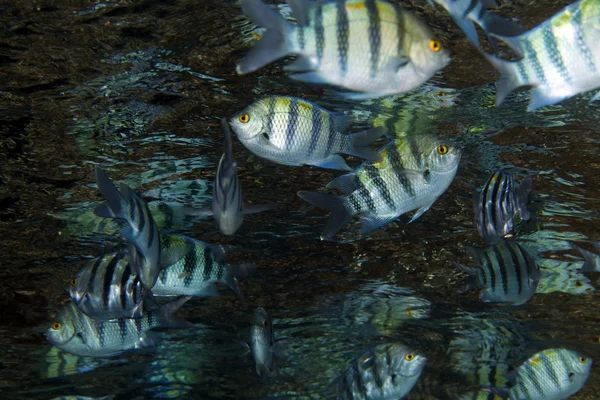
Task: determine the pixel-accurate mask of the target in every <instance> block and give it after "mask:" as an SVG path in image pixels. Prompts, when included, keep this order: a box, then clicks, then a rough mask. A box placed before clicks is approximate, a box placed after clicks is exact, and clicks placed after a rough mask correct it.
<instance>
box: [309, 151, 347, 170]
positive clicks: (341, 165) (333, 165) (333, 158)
mask: <svg viewBox="0 0 600 400" xmlns="http://www.w3.org/2000/svg"><path fill="white" fill-rule="evenodd" d="M314 165H316V166H318V167H321V168H329V169H340V170H342V171H352V168H350V167H349V166H348V164H346V161H345V160H344V158H343V157H342V156H340V155H339V154H332V155H330V156H329V157H327V158H325V159H324V160H321V161H319V162H316V163H314Z"/></svg>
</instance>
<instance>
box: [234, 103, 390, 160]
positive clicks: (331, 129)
mask: <svg viewBox="0 0 600 400" xmlns="http://www.w3.org/2000/svg"><path fill="white" fill-rule="evenodd" d="M351 121H352V118H351V117H347V116H344V115H339V114H334V113H332V112H329V111H327V110H325V109H324V108H322V107H319V106H318V105H317V104H314V103H311V102H309V101H306V100H303V99H299V98H296V97H287V96H271V97H265V98H262V99H260V100H258V101H256V102H254V103H252V104H251V105H250V106H248V107H246V108H245V109H244V110H242V111H241V112H239V113H238V114H236V115H235V116H234V117H233V118H231V120H230V124H231V127H232V128H233V130H234V131H235V133H236V134H237V137H238V138H239V139H240V141H241V142H242V144H243V145H244V146H246V148H248V150H250V151H251V152H253V153H254V154H256V155H257V156H259V157H263V158H266V159H267V160H271V161H274V162H276V163H279V164H284V165H292V166H299V165H303V164H307V165H315V166H318V167H322V168H332V169H341V170H345V171H351V168H350V167H349V166H348V164H346V162H345V161H344V159H343V158H342V156H340V154H339V153H342V154H349V155H353V156H356V157H360V158H364V159H367V160H372V161H377V160H379V155H378V153H377V151H375V150H373V149H371V148H369V145H371V144H372V143H373V142H375V141H376V140H377V139H379V138H380V137H381V136H383V135H384V134H385V128H383V127H379V128H373V129H369V130H367V131H362V132H357V133H352V134H344V132H345V131H346V129H347V126H348V125H349V123H350V122H351Z"/></svg>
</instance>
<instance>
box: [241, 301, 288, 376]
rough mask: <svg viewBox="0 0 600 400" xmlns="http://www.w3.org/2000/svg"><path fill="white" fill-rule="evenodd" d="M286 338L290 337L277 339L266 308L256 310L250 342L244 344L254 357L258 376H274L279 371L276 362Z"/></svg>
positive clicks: (251, 327) (253, 316)
mask: <svg viewBox="0 0 600 400" xmlns="http://www.w3.org/2000/svg"><path fill="white" fill-rule="evenodd" d="M286 340H289V339H287V338H280V339H277V340H275V336H274V335H273V325H272V324H271V318H269V314H267V311H266V310H265V309H264V308H262V307H259V308H257V309H256V310H254V314H253V315H252V322H251V326H250V343H249V344H248V343H243V344H244V345H245V346H246V350H247V351H248V352H250V353H251V354H252V357H253V358H254V362H255V363H256V373H257V374H258V376H261V377H266V378H272V377H274V376H276V375H277V374H278V373H279V372H278V370H277V363H276V360H277V358H279V357H280V354H279V345H280V344H281V343H282V342H283V341H286Z"/></svg>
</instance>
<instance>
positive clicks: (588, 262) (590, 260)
mask: <svg viewBox="0 0 600 400" xmlns="http://www.w3.org/2000/svg"><path fill="white" fill-rule="evenodd" d="M571 247H573V249H575V250H577V251H578V252H579V254H581V256H582V257H583V259H584V262H583V266H582V267H581V268H580V269H579V272H597V271H598V269H597V267H596V264H597V262H596V261H598V263H600V260H597V259H598V258H599V257H600V256H598V255H596V254H594V253H592V252H591V251H588V250H585V249H582V248H581V247H579V246H577V245H575V244H573V243H571Z"/></svg>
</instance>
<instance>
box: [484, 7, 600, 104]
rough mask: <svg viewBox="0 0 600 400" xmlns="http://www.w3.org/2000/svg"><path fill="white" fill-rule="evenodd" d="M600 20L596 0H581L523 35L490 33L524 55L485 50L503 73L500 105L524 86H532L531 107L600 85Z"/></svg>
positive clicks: (556, 101) (499, 90) (598, 94)
mask: <svg viewBox="0 0 600 400" xmlns="http://www.w3.org/2000/svg"><path fill="white" fill-rule="evenodd" d="M599 19H600V3H599V2H598V0H580V1H577V2H575V3H573V4H571V5H568V6H567V7H565V8H563V9H562V10H561V11H559V12H558V13H557V14H555V15H554V16H553V17H552V18H550V19H548V20H546V21H544V22H543V23H541V24H540V25H538V26H537V27H535V28H533V29H532V30H530V31H527V32H525V33H523V34H521V35H519V36H514V37H506V36H500V35H496V34H493V33H492V34H491V36H492V37H496V38H498V39H500V40H502V41H503V42H505V43H506V44H507V45H508V46H509V47H511V48H512V49H513V50H515V51H516V52H517V53H518V54H519V55H521V56H522V58H521V59H520V60H518V61H506V60H502V59H500V58H497V57H495V56H493V55H489V54H485V56H486V58H487V59H488V60H489V61H490V63H491V64H492V65H493V66H494V67H496V69H498V71H500V74H501V77H500V80H499V81H498V83H497V84H496V90H497V94H496V104H497V105H499V104H500V103H502V101H503V100H504V98H505V97H506V96H507V95H508V94H509V93H510V92H512V91H513V90H515V89H516V88H519V87H521V86H533V90H532V96H531V101H530V103H529V106H528V107H527V110H528V111H533V110H536V109H538V108H540V107H543V106H546V105H550V104H556V103H558V102H560V101H562V100H564V99H567V98H570V97H572V96H574V95H576V94H578V93H583V92H587V91H589V90H593V89H597V88H600V48H599V47H598V45H597V44H598V42H599V41H600V29H598V20H599ZM599 97H600V93H597V94H596V95H595V96H594V97H593V98H592V101H594V100H597V99H598V98H599Z"/></svg>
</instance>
